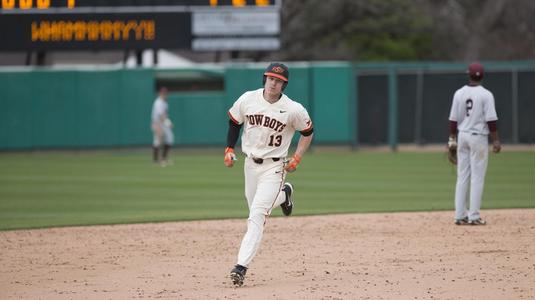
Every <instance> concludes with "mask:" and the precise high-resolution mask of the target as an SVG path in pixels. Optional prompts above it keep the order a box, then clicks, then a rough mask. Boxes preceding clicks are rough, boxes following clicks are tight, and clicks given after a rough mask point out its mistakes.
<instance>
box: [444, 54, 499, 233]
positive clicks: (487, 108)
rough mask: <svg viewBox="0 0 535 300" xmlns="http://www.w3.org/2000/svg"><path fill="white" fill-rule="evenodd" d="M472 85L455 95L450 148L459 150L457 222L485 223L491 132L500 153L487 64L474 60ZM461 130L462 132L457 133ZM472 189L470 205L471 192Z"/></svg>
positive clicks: (471, 77)
mask: <svg viewBox="0 0 535 300" xmlns="http://www.w3.org/2000/svg"><path fill="white" fill-rule="evenodd" d="M467 73H468V76H469V83H468V85H465V86H463V87H462V88H460V89H458V90H457V91H456V92H455V94H454V96H453V103H452V106H451V111H450V117H449V121H450V137H449V141H448V147H449V148H450V149H457V184H456V186H455V224H457V225H462V224H470V225H485V224H486V221H484V220H483V219H482V218H481V216H480V214H479V210H480V208H481V197H482V195H483V185H484V183H485V173H486V172H487V162H488V135H489V134H490V137H491V139H492V142H493V143H492V149H493V151H494V152H495V153H498V152H500V150H501V144H500V139H499V137H498V129H497V124H496V122H497V120H498V117H497V114H496V109H495V107H494V96H493V95H492V93H491V92H490V91H489V90H487V89H485V88H484V87H482V86H481V80H482V79H483V74H484V72H483V66H482V65H481V64H480V63H477V62H475V63H472V64H470V65H469V66H468V70H467ZM457 132H458V134H457ZM468 190H470V207H469V209H468V208H467V194H468Z"/></svg>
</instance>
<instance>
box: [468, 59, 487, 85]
mask: <svg viewBox="0 0 535 300" xmlns="http://www.w3.org/2000/svg"><path fill="white" fill-rule="evenodd" d="M466 73H467V74H468V76H470V79H472V80H475V81H480V80H481V79H483V74H484V71H483V65H482V64H480V63H478V62H473V63H471V64H470V65H469V66H468V70H466Z"/></svg>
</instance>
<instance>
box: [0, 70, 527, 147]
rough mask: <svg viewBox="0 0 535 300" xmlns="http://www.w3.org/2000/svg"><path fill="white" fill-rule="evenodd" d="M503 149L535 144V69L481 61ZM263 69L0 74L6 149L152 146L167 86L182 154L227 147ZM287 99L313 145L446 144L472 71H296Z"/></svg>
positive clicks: (0, 139)
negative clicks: (297, 105)
mask: <svg viewBox="0 0 535 300" xmlns="http://www.w3.org/2000/svg"><path fill="white" fill-rule="evenodd" d="M483 63H484V65H485V68H486V75H485V79H484V86H485V87H487V88H488V89H490V90H491V91H492V92H493V93H494V96H495V98H496V109H497V111H498V116H499V118H500V120H499V122H498V125H499V129H500V135H501V137H502V140H503V142H505V143H535V121H534V118H533V117H534V116H535V87H534V85H533V82H535V61H512V62H483ZM265 65H266V63H254V64H253V63H243V64H228V65H199V66H198V67H194V68H187V69H124V68H108V69H103V68H84V69H79V68H77V69H74V68H73V69H62V70H58V69H50V68H4V69H0V108H1V109H0V150H31V149H58V148H60V149H63V148H67V149H79V148H96V147H132V146H149V145H150V144H151V142H152V137H151V132H150V124H149V123H150V109H151V106H152V102H153V101H154V98H155V97H156V90H157V88H158V86H161V85H166V86H169V87H170V90H171V93H170V96H169V106H170V117H171V119H172V120H173V121H174V123H175V128H174V131H175V136H176V140H177V144H178V146H203V145H223V144H224V143H225V137H226V126H227V116H226V110H227V109H228V108H229V107H230V105H231V104H232V103H233V102H234V100H235V99H236V98H237V97H238V96H239V95H240V94H241V93H242V92H243V91H245V90H249V89H256V88H260V87H261V82H262V71H263V69H264V68H265ZM289 66H290V72H291V74H290V82H291V83H290V84H289V85H288V88H287V90H286V91H285V92H286V93H287V94H288V95H289V96H290V97H291V98H294V99H295V100H298V101H299V102H301V103H302V104H303V105H304V106H306V107H307V109H308V110H309V112H310V114H311V116H312V118H313V121H314V123H315V134H316V135H315V143H316V144H346V145H352V146H354V147H358V146H359V145H364V144H365V145H386V144H388V145H390V146H391V147H392V148H393V149H395V148H396V146H397V145H398V143H416V144H427V143H444V140H445V139H446V137H447V134H448V131H447V130H448V129H447V118H448V115H449V106H450V105H451V99H452V97H453V93H454V91H455V90H456V89H458V88H459V87H461V86H462V85H463V84H465V83H466V74H465V73H464V70H465V69H466V63H377V64H375V63H355V64H351V63H347V62H322V63H289Z"/></svg>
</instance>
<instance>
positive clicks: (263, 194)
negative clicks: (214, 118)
mask: <svg viewBox="0 0 535 300" xmlns="http://www.w3.org/2000/svg"><path fill="white" fill-rule="evenodd" d="M289 75H290V74H289V71H288V67H286V66H285V65H284V64H281V63H272V64H270V65H269V66H268V67H267V69H266V71H265V72H264V77H263V84H264V88H261V89H257V90H254V91H248V92H245V93H244V94H243V95H241V96H240V98H238V100H236V102H235V103H234V105H232V107H231V108H230V110H229V111H228V116H229V118H230V120H229V129H228V135H227V148H226V149H225V158H224V162H225V165H226V166H227V167H232V166H233V165H234V161H235V160H236V155H235V154H234V146H235V145H236V142H237V140H238V137H239V134H240V128H242V127H243V133H242V145H241V149H242V152H243V153H244V154H245V155H246V159H245V163H244V174H245V198H246V199H247V205H248V207H249V218H248V220H247V232H246V233H245V236H244V237H243V240H242V242H241V247H240V250H239V253H238V261H237V264H236V265H235V266H234V268H233V269H232V271H231V272H230V277H231V279H232V282H233V283H234V285H236V286H241V285H243V280H244V278H245V273H246V272H247V268H248V266H249V263H250V262H251V260H252V259H253V257H254V256H255V254H256V251H257V250H258V247H259V246H260V242H261V240H262V234H263V232H264V225H265V222H266V216H268V215H270V214H271V211H272V209H273V208H274V207H278V206H281V208H282V212H283V214H284V215H286V216H289V215H290V214H291V213H292V208H293V202H292V194H293V191H294V189H293V186H292V185H291V184H290V183H285V182H284V179H285V177H286V173H287V172H293V171H295V170H296V168H297V165H298V164H299V163H300V162H301V159H302V157H303V155H304V153H305V152H306V150H307V149H308V147H309V146H310V143H311V142H312V137H313V133H312V132H313V126H312V121H311V120H310V117H309V115H308V112H307V111H306V109H305V108H304V107H303V106H302V105H301V104H299V103H297V102H294V101H292V100H291V99H290V98H288V96H286V95H285V94H283V93H282V91H283V90H284V88H285V87H286V85H287V84H288V78H289ZM295 131H299V132H300V133H301V137H300V139H299V142H298V144H297V148H296V150H295V153H294V155H293V157H292V158H291V159H290V160H289V161H287V160H286V157H287V155H288V148H289V147H290V144H291V141H292V137H293V135H294V133H295Z"/></svg>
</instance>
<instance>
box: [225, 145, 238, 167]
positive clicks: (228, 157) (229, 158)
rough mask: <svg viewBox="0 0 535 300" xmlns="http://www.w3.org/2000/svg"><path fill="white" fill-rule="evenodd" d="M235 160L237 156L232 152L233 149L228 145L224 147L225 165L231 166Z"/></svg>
mask: <svg viewBox="0 0 535 300" xmlns="http://www.w3.org/2000/svg"><path fill="white" fill-rule="evenodd" d="M236 160H237V158H236V154H234V149H232V148H230V147H227V148H225V160H224V161H225V166H227V167H229V168H232V167H233V166H234V162H235V161H236Z"/></svg>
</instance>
